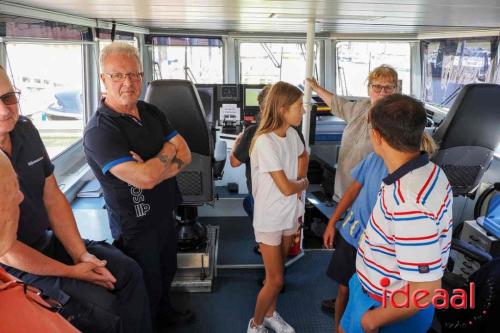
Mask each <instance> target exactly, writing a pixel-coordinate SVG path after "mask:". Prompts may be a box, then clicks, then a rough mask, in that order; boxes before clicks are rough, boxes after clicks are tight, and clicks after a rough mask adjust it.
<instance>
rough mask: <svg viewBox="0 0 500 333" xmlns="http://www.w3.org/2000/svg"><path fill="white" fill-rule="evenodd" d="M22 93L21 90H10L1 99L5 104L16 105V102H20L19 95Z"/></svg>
mask: <svg viewBox="0 0 500 333" xmlns="http://www.w3.org/2000/svg"><path fill="white" fill-rule="evenodd" d="M20 95H21V92H19V91H12V92H8V93H6V94H3V95H2V96H0V100H1V101H2V103H3V104H5V105H14V104H17V103H19V96H20Z"/></svg>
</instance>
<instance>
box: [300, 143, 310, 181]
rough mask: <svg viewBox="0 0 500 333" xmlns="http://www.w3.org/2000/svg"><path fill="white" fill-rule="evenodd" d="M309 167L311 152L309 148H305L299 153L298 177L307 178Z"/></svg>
mask: <svg viewBox="0 0 500 333" xmlns="http://www.w3.org/2000/svg"><path fill="white" fill-rule="evenodd" d="M308 167H309V154H308V153H307V150H306V149H305V148H304V151H303V152H302V154H300V155H299V167H298V171H297V178H299V179H301V178H306V177H307V168H308Z"/></svg>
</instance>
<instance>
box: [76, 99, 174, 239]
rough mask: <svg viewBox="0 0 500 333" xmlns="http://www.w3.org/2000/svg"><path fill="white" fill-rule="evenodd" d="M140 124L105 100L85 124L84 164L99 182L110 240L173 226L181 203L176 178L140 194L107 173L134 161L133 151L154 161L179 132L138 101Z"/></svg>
mask: <svg viewBox="0 0 500 333" xmlns="http://www.w3.org/2000/svg"><path fill="white" fill-rule="evenodd" d="M137 108H138V109H139V117H140V120H139V119H137V118H135V117H133V116H130V115H127V114H123V113H118V112H115V111H113V110H112V109H110V108H109V107H108V106H107V105H106V104H104V102H101V105H100V106H99V108H98V109H97V112H96V113H95V114H94V115H93V116H92V118H91V119H90V121H89V122H88V124H87V126H86V128H85V132H84V136H83V145H84V148H85V155H86V157H87V163H88V164H89V165H90V167H91V169H92V171H93V172H94V175H95V176H96V178H97V180H98V181H99V183H100V184H101V187H102V189H103V193H104V200H105V201H106V205H107V210H108V216H109V224H110V228H111V234H112V235H113V238H114V239H118V238H120V236H122V235H134V234H136V233H139V232H141V230H144V229H147V228H152V227H154V226H155V225H156V224H157V223H169V222H170V223H171V219H172V212H173V210H174V208H175V206H176V204H177V203H179V202H180V192H179V191H178V188H177V183H176V181H175V178H170V179H167V180H164V181H163V182H161V183H160V184H158V185H156V186H155V187H154V188H153V189H150V190H141V189H138V188H136V187H134V186H132V185H129V184H127V183H126V182H124V181H122V180H120V179H118V178H117V177H115V176H114V175H113V174H112V173H111V172H109V170H110V169H111V168H112V167H114V166H116V165H118V164H120V163H125V162H129V161H134V160H133V158H132V157H131V155H130V151H134V152H135V153H137V154H138V155H139V156H141V158H142V159H143V160H144V161H147V160H149V159H151V158H153V157H155V156H156V155H157V154H158V153H159V152H160V150H161V149H162V147H163V144H164V143H165V142H167V141H170V140H171V139H172V138H173V137H175V136H176V135H177V134H178V133H177V132H176V131H175V130H174V129H173V128H172V126H171V125H170V124H169V122H168V120H167V118H166V117H165V115H164V114H163V113H162V112H161V111H160V110H159V109H158V108H156V107H155V106H154V105H151V104H149V103H146V102H143V101H138V102H137Z"/></svg>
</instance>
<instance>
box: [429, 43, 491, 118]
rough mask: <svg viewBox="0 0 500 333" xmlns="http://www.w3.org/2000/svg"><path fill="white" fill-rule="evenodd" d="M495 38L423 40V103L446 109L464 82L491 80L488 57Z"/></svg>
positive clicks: (489, 59)
mask: <svg viewBox="0 0 500 333" xmlns="http://www.w3.org/2000/svg"><path fill="white" fill-rule="evenodd" d="M495 39H496V38H478V39H475V38H474V39H447V40H433V41H424V42H423V50H424V51H423V76H424V84H425V89H424V100H425V102H427V103H431V104H433V105H436V106H441V107H444V108H449V107H450V106H451V105H452V104H453V101H454V100H455V98H456V97H457V95H458V93H459V92H460V89H461V88H462V87H463V86H464V85H466V84H469V83H481V82H491V81H493V82H494V80H495V79H494V78H491V69H492V66H491V63H492V58H491V57H492V47H493V45H494V42H495ZM492 79H493V80H492Z"/></svg>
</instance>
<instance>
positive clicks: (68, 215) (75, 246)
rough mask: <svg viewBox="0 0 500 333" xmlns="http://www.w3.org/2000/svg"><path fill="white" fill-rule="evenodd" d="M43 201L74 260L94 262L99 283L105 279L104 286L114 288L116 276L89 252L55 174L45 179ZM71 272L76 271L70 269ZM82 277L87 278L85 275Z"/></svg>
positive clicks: (54, 227) (58, 233)
mask: <svg viewBox="0 0 500 333" xmlns="http://www.w3.org/2000/svg"><path fill="white" fill-rule="evenodd" d="M43 202H44V205H45V209H46V210H47V214H48V216H49V223H50V226H51V228H52V230H53V231H54V234H55V236H56V237H57V239H58V240H59V241H60V242H61V244H62V245H63V246H64V249H65V250H66V251H67V252H68V254H69V255H70V257H71V258H72V259H73V262H74V263H75V264H79V263H92V267H93V268H92V270H93V273H94V274H97V275H99V279H98V280H99V283H98V284H101V283H100V282H103V281H105V282H104V285H103V286H105V287H107V288H109V289H113V287H114V283H115V282H116V279H115V277H114V276H113V275H112V274H111V273H110V272H109V271H108V269H107V268H106V264H107V262H106V261H105V260H100V259H98V258H97V257H96V256H94V255H92V254H90V253H88V252H87V249H86V247H85V244H84V243H83V241H82V238H81V236H80V232H79V231H78V227H77V225H76V221H75V216H74V215H73V211H72V210H71V206H70V205H69V203H68V200H67V199H66V197H65V196H64V194H63V193H62V191H61V190H60V189H59V186H57V182H56V179H55V177H54V175H50V176H49V177H47V178H46V179H45V186H44V189H43ZM49 259H50V258H49ZM51 260H52V259H51ZM77 266H78V267H73V268H72V269H73V270H74V269H78V268H79V267H80V266H81V265H77ZM69 274H75V273H74V272H73V273H72V272H71V271H70V273H69ZM80 278H81V279H85V277H80ZM101 285H102V284H101Z"/></svg>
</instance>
